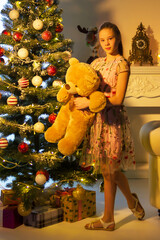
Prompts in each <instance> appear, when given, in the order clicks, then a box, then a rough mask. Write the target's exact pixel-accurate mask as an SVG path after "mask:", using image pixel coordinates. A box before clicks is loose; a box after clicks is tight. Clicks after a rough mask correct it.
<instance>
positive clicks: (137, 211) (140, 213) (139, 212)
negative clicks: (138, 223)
mask: <svg viewBox="0 0 160 240" xmlns="http://www.w3.org/2000/svg"><path fill="white" fill-rule="evenodd" d="M132 196H133V198H134V200H135V207H134V208H130V210H131V211H132V212H133V214H134V216H135V217H136V218H137V219H138V220H142V219H143V218H144V216H145V211H144V209H143V207H142V205H141V204H140V202H139V199H138V196H137V194H136V193H132Z"/></svg>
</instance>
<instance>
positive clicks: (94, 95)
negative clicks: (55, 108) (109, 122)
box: [45, 58, 106, 156]
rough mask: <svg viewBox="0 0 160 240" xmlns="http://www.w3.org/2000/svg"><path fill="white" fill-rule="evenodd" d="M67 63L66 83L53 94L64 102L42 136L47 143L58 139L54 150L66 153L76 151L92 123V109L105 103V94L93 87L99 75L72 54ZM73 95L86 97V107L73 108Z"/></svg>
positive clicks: (97, 82) (96, 108)
mask: <svg viewBox="0 0 160 240" xmlns="http://www.w3.org/2000/svg"><path fill="white" fill-rule="evenodd" d="M69 64H70V67H69V68H68V70H67V72H66V77H65V80H66V84H65V85H64V86H63V87H62V88H61V89H60V90H59V92H58V94H57V100H58V101H59V102H61V103H64V104H63V105H62V107H61V109H60V111H59V113H58V115H57V118H56V120H55V122H54V123H53V125H52V126H51V127H50V128H48V129H47V131H46V132H45V139H46V140H47V141H48V142H51V143H56V142H58V150H59V151H60V152H61V153H62V154H63V155H66V156H68V155H72V154H73V153H74V152H75V151H76V149H77V148H78V146H79V145H80V144H81V142H82V141H83V138H84V136H85V134H86V131H87V129H88V127H90V126H91V124H92V123H93V120H94V116H95V113H96V112H99V111H101V110H103V108H104V107H105V106H106V97H105V96H104V94H103V93H102V92H100V91H97V89H98V88H99V84H100V78H99V77H98V75H97V73H96V71H95V70H94V69H93V68H92V67H91V66H90V65H89V64H87V63H83V62H79V61H78V60H77V59H76V58H71V59H70V60H69ZM77 96H79V97H80V96H82V97H87V98H89V100H90V104H89V108H87V109H83V110H78V109H76V107H75V105H74V99H75V98H76V97H77Z"/></svg>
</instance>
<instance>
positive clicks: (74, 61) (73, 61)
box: [69, 58, 79, 65]
mask: <svg viewBox="0 0 160 240" xmlns="http://www.w3.org/2000/svg"><path fill="white" fill-rule="evenodd" d="M77 63H79V60H78V59H77V58H70V59H69V64H70V65H74V64H77Z"/></svg>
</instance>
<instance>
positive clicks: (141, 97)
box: [124, 66, 160, 107]
mask: <svg viewBox="0 0 160 240" xmlns="http://www.w3.org/2000/svg"><path fill="white" fill-rule="evenodd" d="M124 104H125V105H126V106H127V107H160V66H131V75H130V79H129V83H128V88H127V92H126V97H125V101H124Z"/></svg>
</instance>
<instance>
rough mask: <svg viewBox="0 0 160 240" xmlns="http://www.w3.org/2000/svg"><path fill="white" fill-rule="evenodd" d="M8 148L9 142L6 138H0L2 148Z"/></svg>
mask: <svg viewBox="0 0 160 240" xmlns="http://www.w3.org/2000/svg"><path fill="white" fill-rule="evenodd" d="M7 147H8V141H7V139H6V138H0V148H1V149H5V148H7Z"/></svg>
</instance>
